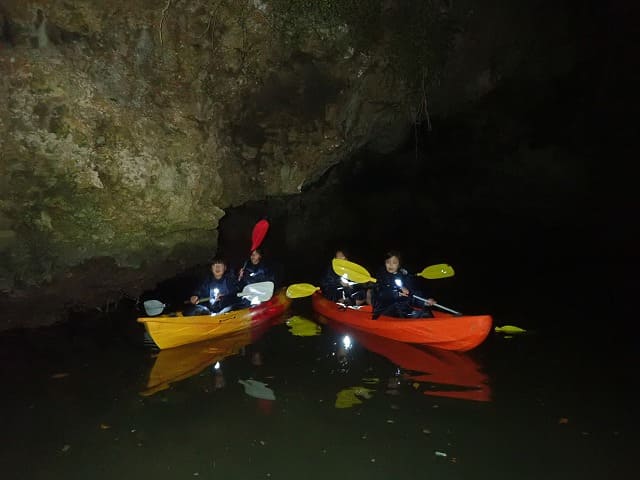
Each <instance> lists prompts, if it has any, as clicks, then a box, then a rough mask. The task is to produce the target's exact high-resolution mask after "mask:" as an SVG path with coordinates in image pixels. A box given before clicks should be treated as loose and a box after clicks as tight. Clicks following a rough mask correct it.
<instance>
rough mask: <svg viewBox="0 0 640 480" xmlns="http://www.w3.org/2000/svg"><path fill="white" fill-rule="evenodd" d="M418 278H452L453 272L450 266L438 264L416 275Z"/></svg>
mask: <svg viewBox="0 0 640 480" xmlns="http://www.w3.org/2000/svg"><path fill="white" fill-rule="evenodd" d="M417 275H418V276H419V277H422V278H428V279H429V280H434V279H437V278H447V277H453V276H454V275H455V272H454V271H453V267H452V266H451V265H447V264H446V263H438V264H437V265H430V266H428V267H426V268H425V269H424V270H422V271H421V272H420V273H418V274H417Z"/></svg>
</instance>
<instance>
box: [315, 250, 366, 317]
mask: <svg viewBox="0 0 640 480" xmlns="http://www.w3.org/2000/svg"><path fill="white" fill-rule="evenodd" d="M334 258H339V259H341V260H348V258H347V255H346V254H345V252H344V250H336V253H335V255H334ZM320 289H321V290H322V294H323V295H324V296H325V297H326V298H328V299H329V300H331V301H333V302H338V303H343V304H345V305H362V304H363V303H365V294H366V291H365V290H364V289H363V288H361V286H360V285H358V284H354V283H353V282H349V281H348V280H347V279H346V278H342V277H341V276H340V275H338V274H337V273H336V272H334V270H333V265H332V264H330V265H329V268H328V269H327V272H326V273H325V274H324V277H322V280H321V281H320Z"/></svg>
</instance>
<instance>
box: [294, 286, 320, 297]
mask: <svg viewBox="0 0 640 480" xmlns="http://www.w3.org/2000/svg"><path fill="white" fill-rule="evenodd" d="M318 290H320V287H316V286H315V285H311V284H310V283H294V284H293V285H289V287H288V288H287V297H289V298H303V297H310V296H311V295H313V294H314V293H315V292H317V291H318Z"/></svg>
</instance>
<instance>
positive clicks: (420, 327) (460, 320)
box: [311, 292, 493, 352]
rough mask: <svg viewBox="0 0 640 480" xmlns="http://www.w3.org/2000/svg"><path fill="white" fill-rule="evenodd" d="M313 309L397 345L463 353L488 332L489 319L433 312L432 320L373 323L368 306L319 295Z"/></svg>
mask: <svg viewBox="0 0 640 480" xmlns="http://www.w3.org/2000/svg"><path fill="white" fill-rule="evenodd" d="M311 304H312V306H313V309H314V310H315V311H316V312H318V313H319V314H320V315H324V316H325V317H327V318H330V319H332V320H335V321H337V322H340V323H344V324H346V325H350V326H352V327H354V328H357V329H359V330H363V331H365V332H369V333H373V334H375V335H379V336H381V337H386V338H391V339H393V340H398V341H400V342H406V343H417V344H420V345H427V346H429V347H435V348H441V349H443V350H454V351H457V352H466V351H467V350H471V349H472V348H475V347H477V346H478V345H480V344H481V343H482V342H483V341H484V339H485V338H487V335H488V334H489V331H490V330H491V324H492V322H493V321H492V319H491V316H490V315H463V316H460V317H458V316H453V315H451V314H449V313H442V312H437V311H434V312H433V314H434V315H435V317H434V318H425V319H419V320H413V319H404V318H393V317H385V316H380V317H378V318H377V319H376V320H373V319H372V309H371V306H370V305H364V306H362V307H360V308H357V309H356V308H351V307H343V306H342V305H338V304H337V303H335V302H332V301H331V300H327V299H326V298H325V297H323V296H322V294H320V293H319V292H316V293H314V294H313V296H312V297H311Z"/></svg>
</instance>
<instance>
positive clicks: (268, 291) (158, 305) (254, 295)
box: [143, 282, 274, 317]
mask: <svg viewBox="0 0 640 480" xmlns="http://www.w3.org/2000/svg"><path fill="white" fill-rule="evenodd" d="M273 289H274V284H273V282H258V283H250V284H249V285H246V286H245V287H244V288H243V289H242V291H241V292H238V294H237V295H238V297H243V298H251V303H252V304H253V303H254V302H255V301H256V300H258V301H259V302H258V303H261V302H265V301H267V300H269V299H270V298H271V297H272V296H273ZM210 299H211V297H205V298H201V299H199V300H198V303H202V302H206V301H207V300H210ZM185 303H189V302H185ZM143 305H144V311H145V312H146V313H147V315H149V316H150V317H153V316H155V315H159V314H160V313H162V311H163V310H164V309H165V307H166V306H167V305H166V304H164V303H162V302H161V301H159V300H147V301H146V302H144V303H143Z"/></svg>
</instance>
